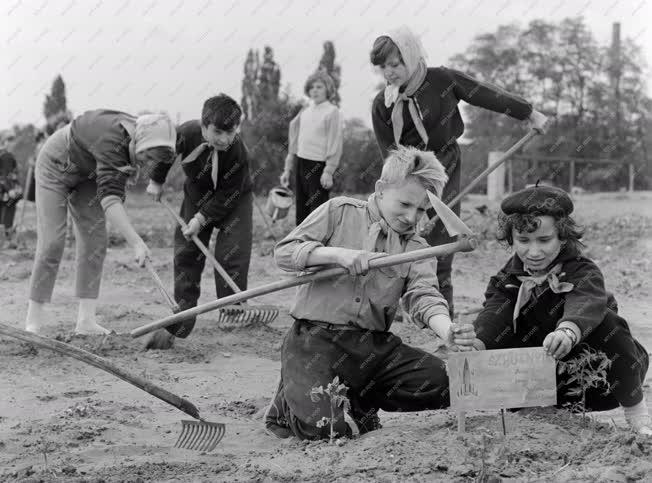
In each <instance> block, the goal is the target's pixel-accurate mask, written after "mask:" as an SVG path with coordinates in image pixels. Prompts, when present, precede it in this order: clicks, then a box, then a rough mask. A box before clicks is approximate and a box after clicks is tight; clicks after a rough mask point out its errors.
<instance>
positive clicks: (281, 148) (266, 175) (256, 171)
mask: <svg viewBox="0 0 652 483" xmlns="http://www.w3.org/2000/svg"><path fill="white" fill-rule="evenodd" d="M280 83H281V69H280V67H279V65H278V64H277V63H276V62H275V61H274V51H273V49H272V48H271V47H270V46H265V53H264V56H263V62H262V64H261V63H260V61H259V56H258V51H254V50H253V49H250V50H249V52H248V53H247V58H246V60H245V64H244V77H243V79H242V109H243V112H244V114H245V119H244V121H243V123H242V137H243V139H244V141H245V144H246V145H247V149H248V150H249V157H250V159H251V160H252V166H251V172H252V179H253V182H254V189H255V190H256V191H257V192H264V191H267V190H269V189H270V188H272V187H273V186H274V185H275V184H276V182H277V180H278V177H279V175H280V173H281V171H282V170H283V165H284V160H285V157H286V155H287V149H288V126H289V124H290V121H291V120H292V118H293V117H294V116H295V115H296V114H297V112H298V111H299V109H300V105H299V104H298V102H295V101H294V100H292V99H290V97H289V96H286V95H283V96H279V90H280Z"/></svg>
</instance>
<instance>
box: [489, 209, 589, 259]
mask: <svg viewBox="0 0 652 483" xmlns="http://www.w3.org/2000/svg"><path fill="white" fill-rule="evenodd" d="M539 216H545V215H544V214H540V213H512V214H511V215H506V214H504V213H500V214H499V215H498V233H497V234H496V238H497V239H498V241H500V242H504V243H507V244H508V245H509V246H512V245H513V243H514V237H513V236H512V230H516V231H517V232H526V233H532V232H534V231H536V230H537V228H539V226H540V225H541V220H540V219H539V218H538V217H539ZM548 216H552V215H548ZM553 218H554V220H555V228H557V236H558V237H559V239H560V240H561V241H563V242H565V243H566V246H567V247H569V248H571V249H574V250H575V251H577V252H578V253H581V251H582V248H584V243H582V242H581V239H582V236H583V235H584V228H583V227H581V226H580V225H578V224H577V222H576V221H575V220H574V219H573V218H572V217H571V216H553Z"/></svg>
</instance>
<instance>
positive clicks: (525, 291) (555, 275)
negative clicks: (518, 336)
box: [512, 263, 575, 333]
mask: <svg viewBox="0 0 652 483" xmlns="http://www.w3.org/2000/svg"><path fill="white" fill-rule="evenodd" d="M560 272H561V263H558V264H557V265H555V266H554V267H552V268H551V269H550V270H549V271H548V273H545V274H543V275H536V276H529V277H528V276H519V277H516V278H518V279H519V280H520V281H521V282H522V283H521V287H520V288H519V289H518V297H517V298H516V305H515V306H514V315H513V318H512V321H513V325H514V333H516V319H517V318H518V316H519V314H520V313H521V308H523V306H524V305H525V304H527V303H528V302H529V301H530V299H531V298H532V292H533V291H534V289H535V288H536V287H540V286H541V285H543V284H544V283H545V282H548V285H549V286H550V290H552V291H553V292H554V293H565V292H570V291H571V290H573V288H574V287H575V286H574V285H573V284H572V283H570V282H560V281H559V277H561V276H562V275H564V274H563V273H560Z"/></svg>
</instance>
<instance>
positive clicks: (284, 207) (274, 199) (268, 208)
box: [265, 186, 294, 222]
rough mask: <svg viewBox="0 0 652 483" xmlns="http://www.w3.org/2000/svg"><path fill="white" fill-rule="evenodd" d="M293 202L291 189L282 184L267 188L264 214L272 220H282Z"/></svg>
mask: <svg viewBox="0 0 652 483" xmlns="http://www.w3.org/2000/svg"><path fill="white" fill-rule="evenodd" d="M292 203H294V195H293V194H292V191H290V190H289V189H288V188H285V187H283V186H276V187H274V188H272V189H271V190H269V194H268V195H267V203H266V204H265V214H267V216H269V217H270V218H271V219H272V221H273V222H274V221H276V220H282V219H283V218H285V217H286V216H287V214H288V211H290V207H291V206H292Z"/></svg>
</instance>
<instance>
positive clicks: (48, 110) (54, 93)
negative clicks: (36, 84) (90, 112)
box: [43, 75, 68, 119]
mask: <svg viewBox="0 0 652 483" xmlns="http://www.w3.org/2000/svg"><path fill="white" fill-rule="evenodd" d="M67 110H68V108H67V105H66V84H65V83H64V82H63V78H62V77H61V75H58V76H57V77H56V78H55V79H54V81H53V82H52V88H51V89H50V94H47V95H46V96H45V103H44V104H43V115H44V116H45V119H51V118H53V117H55V116H58V115H60V113H62V112H66V111H67Z"/></svg>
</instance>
